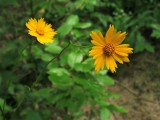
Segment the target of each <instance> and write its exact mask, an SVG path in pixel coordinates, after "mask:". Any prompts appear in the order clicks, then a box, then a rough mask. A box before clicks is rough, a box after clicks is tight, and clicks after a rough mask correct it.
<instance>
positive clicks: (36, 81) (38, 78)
mask: <svg viewBox="0 0 160 120" xmlns="http://www.w3.org/2000/svg"><path fill="white" fill-rule="evenodd" d="M69 45H70V42H69V43H68V45H67V46H66V47H65V48H63V50H62V51H61V52H60V53H59V54H58V55H57V56H56V57H54V58H52V59H51V60H50V61H49V62H48V63H47V64H46V65H45V67H44V69H42V70H41V72H40V73H39V75H38V77H37V79H36V80H35V82H34V83H33V84H32V86H31V87H30V88H29V91H28V93H26V95H25V96H27V95H28V94H29V92H30V91H31V90H32V89H33V88H34V86H35V84H36V83H38V82H39V80H40V77H41V75H42V73H43V72H44V71H45V70H46V69H45V68H46V67H47V66H48V65H49V64H50V63H51V62H53V61H54V60H55V59H56V58H59V57H60V55H61V54H62V53H63V52H64V50H66V49H67V48H68V47H69ZM24 99H25V97H23V98H22V100H21V102H19V104H18V105H17V107H16V108H15V109H14V111H15V112H16V111H17V110H18V108H19V107H20V106H21V104H22V102H23V101H24Z"/></svg>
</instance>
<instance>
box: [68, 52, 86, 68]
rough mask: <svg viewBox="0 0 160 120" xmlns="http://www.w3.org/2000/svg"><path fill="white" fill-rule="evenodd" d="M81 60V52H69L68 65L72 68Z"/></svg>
mask: <svg viewBox="0 0 160 120" xmlns="http://www.w3.org/2000/svg"><path fill="white" fill-rule="evenodd" d="M82 60H83V55H82V54H81V53H77V52H71V53H70V54H69V55H68V64H69V65H70V67H71V68H74V66H75V65H76V64H77V63H80V62H81V61H82Z"/></svg>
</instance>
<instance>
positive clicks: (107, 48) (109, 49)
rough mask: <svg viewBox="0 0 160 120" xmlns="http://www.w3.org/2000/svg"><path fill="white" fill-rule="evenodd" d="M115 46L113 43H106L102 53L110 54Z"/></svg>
mask: <svg viewBox="0 0 160 120" xmlns="http://www.w3.org/2000/svg"><path fill="white" fill-rule="evenodd" d="M114 50H115V48H114V46H113V44H110V43H108V44H106V46H105V47H104V48H103V53H104V54H105V55H107V56H110V55H112V53H113V52H114Z"/></svg>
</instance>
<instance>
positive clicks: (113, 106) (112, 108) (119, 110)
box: [108, 105, 128, 113]
mask: <svg viewBox="0 0 160 120" xmlns="http://www.w3.org/2000/svg"><path fill="white" fill-rule="evenodd" d="M108 109H109V110H111V111H117V112H120V113H127V112H128V111H127V110H126V109H125V108H123V107H122V106H118V105H109V106H108Z"/></svg>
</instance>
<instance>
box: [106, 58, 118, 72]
mask: <svg viewBox="0 0 160 120" xmlns="http://www.w3.org/2000/svg"><path fill="white" fill-rule="evenodd" d="M106 67H107V68H108V69H110V70H111V72H112V73H114V72H116V68H117V64H116V62H115V60H114V59H113V57H112V56H109V57H106Z"/></svg>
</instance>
